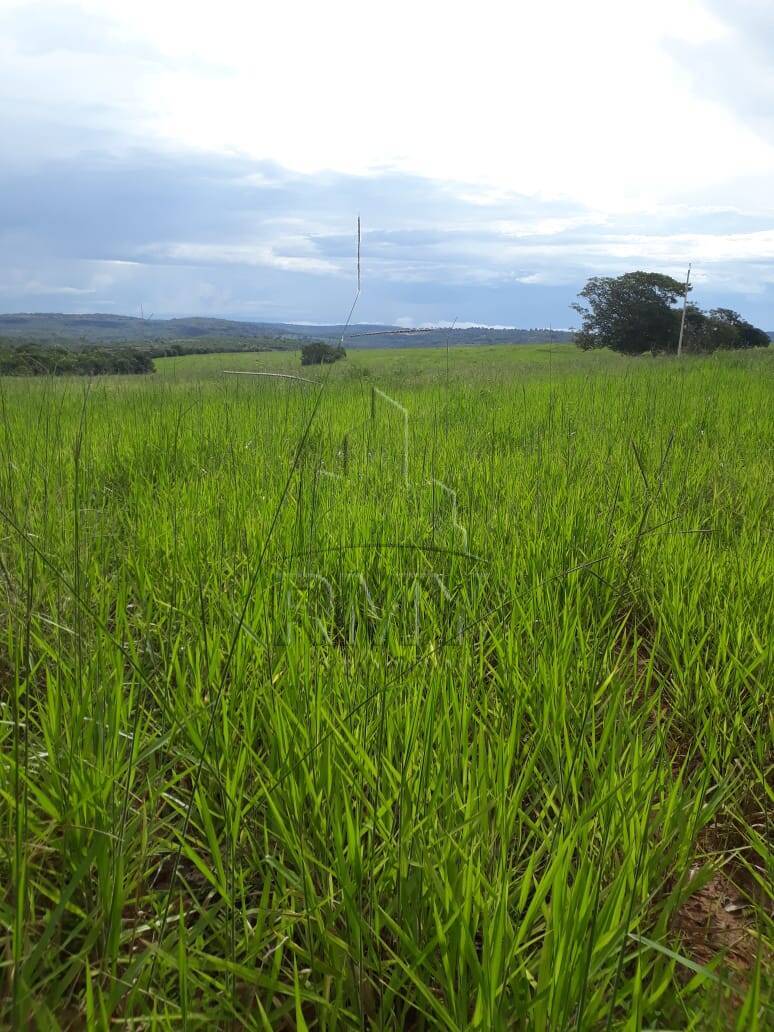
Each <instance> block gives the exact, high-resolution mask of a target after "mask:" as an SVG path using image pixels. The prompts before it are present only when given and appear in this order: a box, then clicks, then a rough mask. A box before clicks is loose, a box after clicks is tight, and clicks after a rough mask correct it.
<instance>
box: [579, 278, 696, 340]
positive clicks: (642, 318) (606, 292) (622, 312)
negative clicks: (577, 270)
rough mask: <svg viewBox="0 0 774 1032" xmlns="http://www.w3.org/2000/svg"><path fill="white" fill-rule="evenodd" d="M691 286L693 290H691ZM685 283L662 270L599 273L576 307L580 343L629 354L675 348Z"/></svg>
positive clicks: (584, 290)
mask: <svg viewBox="0 0 774 1032" xmlns="http://www.w3.org/2000/svg"><path fill="white" fill-rule="evenodd" d="M689 289H690V288H689ZM684 294H685V284H684V283H679V282H678V281H677V280H675V279H672V277H671V276H664V275H662V274H661V273H658V272H627V273H625V274H624V275H623V276H594V277H592V279H590V280H589V281H588V283H587V284H586V286H585V287H584V288H583V290H582V291H581V292H580V294H579V297H581V298H582V299H583V300H582V301H581V302H578V303H576V304H574V305H573V306H572V307H573V308H574V309H575V311H576V312H578V313H579V314H580V315H581V317H582V319H583V324H582V326H581V330H580V332H579V333H578V334H576V337H575V341H576V343H577V344H578V345H579V347H581V348H583V349H584V350H589V349H591V348H612V350H613V351H622V352H625V353H626V354H629V355H639V354H642V352H644V351H676V350H677V338H678V334H679V318H676V317H677V316H678V310H677V309H676V308H675V307H674V306H675V304H676V302H677V301H680V300H682V298H683V296H684Z"/></svg>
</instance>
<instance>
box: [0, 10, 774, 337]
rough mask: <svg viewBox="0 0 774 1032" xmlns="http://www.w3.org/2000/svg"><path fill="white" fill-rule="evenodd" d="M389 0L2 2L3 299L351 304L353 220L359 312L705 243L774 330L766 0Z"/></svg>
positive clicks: (323, 315)
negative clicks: (364, 8)
mask: <svg viewBox="0 0 774 1032" xmlns="http://www.w3.org/2000/svg"><path fill="white" fill-rule="evenodd" d="M396 2H397V6H396V7H395V9H394V10H391V13H390V16H389V17H383V18H381V21H379V23H378V25H377V30H376V31H372V30H371V29H370V28H368V27H366V26H365V25H364V23H363V21H362V18H361V17H360V14H361V10H360V7H359V6H358V5H357V4H356V3H354V2H352V3H350V2H349V0H335V2H334V4H333V6H330V5H328V6H327V7H326V8H324V9H322V8H319V5H314V4H311V3H306V2H305V0H288V3H287V4H284V5H275V6H274V7H272V8H271V10H270V11H269V12H268V13H267V12H266V11H264V10H263V8H262V9H261V10H260V11H259V10H258V9H257V8H256V9H253V8H249V7H246V6H245V5H244V4H242V3H237V2H236V0H222V3H221V5H220V7H219V9H218V12H217V17H214V16H213V14H212V11H211V10H210V9H206V10H205V9H204V8H199V7H197V6H196V5H193V6H191V5H190V4H184V3H183V2H182V0H169V2H168V3H165V4H162V5H158V4H151V3H150V0H136V2H135V3H134V4H132V5H126V4H125V3H123V2H119V0H80V2H78V0H70V2H69V3H57V2H56V0H46V2H45V3H37V4H35V3H11V4H9V3H7V2H6V0H0V138H2V139H3V140H4V143H5V144H6V146H5V147H4V155H3V162H2V163H0V282H2V284H3V286H2V289H1V290H0V307H2V308H4V309H5V310H12V309H18V308H24V307H31V306H35V307H41V306H48V307H52V308H59V307H63V306H67V307H69V308H70V310H76V309H78V310H84V309H85V308H86V307H88V306H93V305H97V304H98V303H101V302H99V299H100V298H106V299H109V302H110V304H111V306H112V307H114V308H115V309H116V310H118V311H120V310H125V311H134V310H137V308H138V307H139V305H140V304H141V303H142V304H145V305H146V307H150V306H152V307H153V308H154V309H155V310H156V311H157V312H158V313H160V314H161V313H168V314H184V313H189V312H197V313H202V314H205V313H211V314H224V315H236V316H245V317H252V318H266V319H269V318H273V319H299V320H306V321H312V322H314V321H328V322H335V321H339V320H341V319H342V318H344V316H345V315H346V312H347V311H348V309H349V306H350V304H351V299H352V292H353V283H354V250H355V240H354V222H355V216H356V214H357V213H360V214H361V215H362V217H363V225H364V238H363V270H362V271H363V287H364V290H363V296H362V299H361V302H360V305H361V307H360V308H359V317H360V318H367V319H371V320H385V321H392V320H393V319H398V318H407V319H410V320H412V321H413V322H414V323H415V324H419V323H422V322H439V321H444V320H451V319H453V318H454V317H455V316H457V317H459V319H460V320H461V321H465V322H489V323H495V324H507V323H526V324H535V323H540V322H543V323H547V322H554V323H556V324H563V323H565V322H566V320H567V318H568V314H567V313H568V305H569V303H570V301H571V300H572V298H573V296H574V294H575V292H576V291H577V290H578V289H579V288H580V287H581V286H582V285H583V283H584V281H585V279H586V278H587V277H588V276H589V275H593V274H617V273H619V272H624V271H626V270H627V269H631V268H635V267H645V268H655V269H659V270H661V271H664V272H669V273H672V274H674V275H679V276H682V274H683V273H684V270H685V267H686V264H687V262H688V261H693V262H694V269H695V273H694V275H695V279H696V283H697V300H699V298H698V294H699V293H700V292H704V294H705V295H706V297H705V300H706V303H707V304H710V303H720V302H726V303H738V306H739V307H740V308H743V309H744V310H745V312H746V314H748V315H749V316H750V317H755V318H758V319H759V320H762V321H763V322H764V323H765V324H766V325H774V314H772V313H773V310H772V281H773V280H774V275H773V274H772V269H773V268H774V200H772V197H771V189H770V184H771V179H772V175H774V134H772V133H771V132H770V131H769V130H770V128H771V125H770V123H771V117H772V116H771V112H772V111H774V93H772V72H771V67H772V62H771V61H770V60H769V58H770V56H771V54H772V52H774V27H772V17H771V13H770V11H769V8H768V3H763V0H741V2H740V3H739V4H735V5H734V7H733V10H730V8H729V7H728V5H727V4H726V3H721V2H720V0H704V2H700V0H685V3H684V4H682V5H681V6H680V7H679V8H677V9H675V8H674V7H673V5H672V4H671V3H670V2H669V0H652V2H651V3H650V4H649V5H647V6H646V5H639V6H634V7H633V6H632V5H621V4H620V3H617V2H614V0H589V3H588V4H586V5H582V6H580V7H579V6H578V5H577V4H575V3H571V2H569V0H555V2H554V3H552V4H549V5H543V7H540V6H535V5H528V6H527V5H523V4H516V5H511V7H509V6H508V5H502V4H500V3H495V2H494V0H482V3H481V4H480V5H479V7H478V8H477V10H476V16H475V17H474V18H471V17H470V14H469V10H468V8H467V5H464V4H461V3H459V4H458V3H455V2H452V3H445V4H443V5H441V4H440V3H439V4H436V3H435V0H430V2H428V4H427V5H419V6H417V5H416V4H415V3H413V2H412V3H409V0H396ZM405 24H410V25H411V32H410V33H406V32H405V28H404V26H405ZM104 303H105V304H107V303H108V301H107V300H106V301H105V302H104Z"/></svg>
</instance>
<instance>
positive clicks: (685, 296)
mask: <svg viewBox="0 0 774 1032" xmlns="http://www.w3.org/2000/svg"><path fill="white" fill-rule="evenodd" d="M690 283H691V266H690V263H689V265H688V275H687V276H686V277H685V293H684V294H683V315H682V318H681V319H680V336H679V337H678V339H677V357H678V358H680V356H681V355H682V353H683V331H684V330H685V310H686V308H687V307H688V287H689V286H690Z"/></svg>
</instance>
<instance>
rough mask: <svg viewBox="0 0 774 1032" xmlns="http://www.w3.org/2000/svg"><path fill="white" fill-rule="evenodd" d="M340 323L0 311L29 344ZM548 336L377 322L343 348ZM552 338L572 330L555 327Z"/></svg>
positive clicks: (258, 332) (241, 334)
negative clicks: (417, 327) (414, 327)
mask: <svg viewBox="0 0 774 1032" xmlns="http://www.w3.org/2000/svg"><path fill="white" fill-rule="evenodd" d="M343 331H344V327H343V326H340V325H339V326H306V325H301V324H298V323H268V322H240V321H237V320H234V319H206V318H199V317H191V318H184V319H140V318H137V317H136V316H131V315H103V314H100V313H94V314H90V315H64V314H62V313H60V312H19V313H15V314H13V315H0V338H5V339H6V340H11V341H12V340H23V341H32V342H34V343H59V344H63V343H73V344H77V343H80V344H164V343H170V342H173V341H194V340H195V341H200V342H201V344H202V345H203V349H204V350H207V345H208V344H209V343H212V344H216V343H217V342H225V341H241V342H244V343H245V344H246V343H247V342H249V341H255V342H256V343H258V342H261V341H267V342H268V341H271V346H272V347H283V346H285V347H295V346H297V344H298V342H300V341H307V340H338V339H339V338H340V337H341V334H342V332H343ZM548 338H549V331H548V330H546V329H532V330H524V329H518V328H516V327H514V328H512V329H511V328H507V329H491V328H489V327H486V326H479V327H473V328H467V329H454V330H448V329H432V330H423V331H421V332H418V331H416V330H410V331H398V330H397V329H396V327H394V326H387V325H384V324H380V323H371V324H357V325H355V326H350V327H349V329H348V330H347V331H346V333H345V343H346V345H347V347H360V348H366V347H371V348H375V347H412V346H413V347H420V346H422V347H441V346H445V345H446V344H447V342H448V343H450V344H510V343H513V344H529V343H536V342H541V341H545V340H547V339H548ZM551 339H553V340H555V341H557V342H558V341H567V340H572V334H571V333H568V332H567V331H564V330H554V331H553V334H552V338H551Z"/></svg>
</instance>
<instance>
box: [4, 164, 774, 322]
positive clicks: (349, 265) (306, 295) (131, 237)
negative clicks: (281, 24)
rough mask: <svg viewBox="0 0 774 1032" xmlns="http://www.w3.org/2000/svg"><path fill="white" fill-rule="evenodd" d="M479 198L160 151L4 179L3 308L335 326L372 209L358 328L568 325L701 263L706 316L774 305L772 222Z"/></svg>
mask: <svg viewBox="0 0 774 1032" xmlns="http://www.w3.org/2000/svg"><path fill="white" fill-rule="evenodd" d="M466 193H467V191H466V184H451V185H450V184H447V183H444V184H438V183H435V182H433V181H430V180H427V179H424V178H422V177H417V176H409V175H407V174H403V173H397V172H385V173H382V174H381V175H371V176H365V177H364V176H353V175H344V174H337V173H328V174H325V175H309V176H304V175H300V174H298V173H295V172H288V171H286V170H283V169H282V168H281V167H279V166H277V165H276V164H275V163H271V162H263V163H258V162H253V161H250V160H249V159H246V158H243V157H238V156H213V155H206V154H201V153H196V152H188V153H179V154H175V155H173V154H169V153H164V152H154V151H151V150H147V149H145V150H137V151H133V152H126V153H125V154H124V155H123V156H122V157H121V158H120V159H119V158H108V157H105V156H104V155H92V156H90V157H89V156H85V155H81V156H80V157H78V158H71V159H62V160H59V161H58V162H56V163H51V164H50V165H49V166H48V167H46V168H45V169H43V168H36V169H32V170H29V171H27V172H26V173H24V174H22V173H21V172H20V171H14V170H13V169H8V168H3V169H0V277H2V281H3V283H4V287H3V290H2V292H1V293H0V307H2V308H3V309H4V310H6V311H10V310H19V309H29V308H30V307H33V306H34V307H41V306H48V307H52V308H61V307H66V308H67V309H68V310H71V311H72V310H80V311H84V310H89V309H90V308H93V306H94V304H95V302H96V299H97V298H99V297H109V298H110V299H111V301H112V302H115V303H114V305H113V307H115V308H116V310H122V311H135V310H137V309H138V308H139V306H140V304H144V305H145V306H146V308H147V307H152V308H153V309H154V310H155V311H156V312H157V313H158V314H162V313H164V314H185V313H197V314H213V315H216V314H217V315H233V316H241V317H249V318H264V319H277V320H279V319H282V320H285V319H287V320H294V319H299V320H306V321H326V322H337V321H340V320H341V319H343V318H344V317H345V316H346V312H347V311H348V308H349V305H350V304H351V299H352V294H353V289H354V279H355V232H354V215H355V212H358V211H359V212H360V213H361V214H362V218H363V243H362V273H363V295H362V298H361V302H360V308H359V313H358V314H359V318H361V319H367V320H373V321H382V320H384V321H392V320H394V319H397V318H399V317H405V318H410V319H412V321H413V322H414V323H415V324H417V325H418V324H421V323H423V322H434V323H435V322H441V321H450V320H451V319H453V318H454V317H455V316H457V317H459V319H460V321H462V322H479V323H480V322H487V323H492V324H542V323H548V322H555V323H557V324H558V323H560V322H562V323H564V322H566V321H567V318H568V315H567V312H568V307H567V306H568V305H569V303H570V301H571V300H572V298H573V296H574V294H575V293H576V291H577V290H578V289H579V288H580V287H581V286H582V284H583V282H584V281H585V279H586V278H587V277H588V276H589V275H593V274H617V273H619V272H623V271H626V270H627V269H631V268H635V267H641V266H643V267H647V268H655V269H660V270H662V271H666V272H670V273H672V274H675V275H680V276H681V275H682V273H683V272H684V269H685V265H686V263H687V262H688V260H693V261H694V263H695V270H696V271H695V276H696V281H697V295H698V293H699V292H700V291H703V292H704V293H705V294H706V298H705V300H706V303H707V304H710V303H720V302H721V301H725V302H729V301H730V300H733V297H732V295H735V294H736V295H738V294H740V293H742V294H747V295H749V299H748V300H745V302H744V304H742V305H741V307H745V305H747V309H746V310H748V309H754V310H755V311H760V310H761V309H763V308H764V306H765V305H766V304H768V303H769V302H770V300H771V284H772V283H774V230H772V228H771V220H770V218H769V216H768V214H767V213H766V212H758V211H744V210H740V209H736V208H718V209H711V210H705V209H703V208H700V209H697V210H692V209H691V208H689V207H684V206H683V207H681V206H672V207H665V208H663V209H658V210H655V211H649V212H645V213H642V214H641V215H632V214H628V215H620V216H615V215H611V214H609V213H605V212H598V211H594V210H589V209H585V208H583V207H582V206H580V205H578V204H576V205H571V204H569V203H568V202H566V201H560V202H552V201H549V200H545V199H540V198H536V197H529V196H524V195H518V194H510V195H505V194H502V195H501V196H500V197H499V198H498V200H497V202H496V203H495V202H494V201H492V202H491V203H489V204H488V205H487V206H486V208H482V207H481V206H480V205H478V204H476V203H471V202H470V201H469V200H467V199H466ZM644 222H647V223H648V224H649V225H650V226H651V231H650V232H647V233H645V232H642V225H643V223H644ZM685 227H688V230H687V231H686V228H685ZM412 311H413V313H414V314H413V315H409V314H407V313H409V312H412ZM748 314H752V311H749V313H748Z"/></svg>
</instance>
